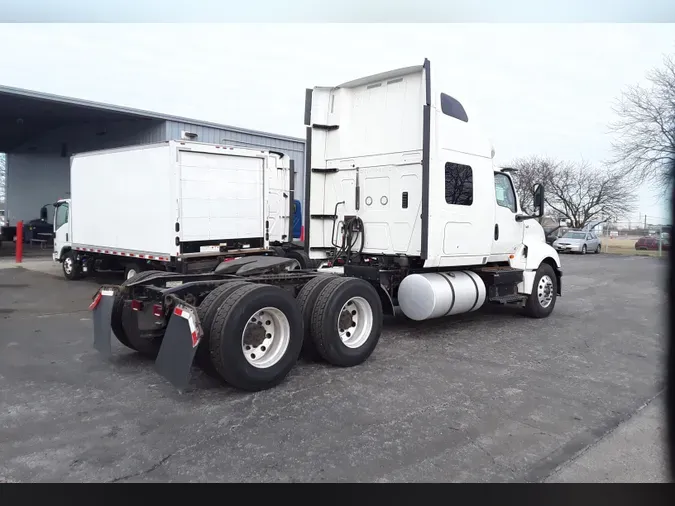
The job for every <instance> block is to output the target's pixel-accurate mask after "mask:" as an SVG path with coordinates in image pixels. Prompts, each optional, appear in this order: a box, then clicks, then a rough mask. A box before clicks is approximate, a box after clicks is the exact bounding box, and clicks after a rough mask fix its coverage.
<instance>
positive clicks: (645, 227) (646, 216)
mask: <svg viewBox="0 0 675 506" xmlns="http://www.w3.org/2000/svg"><path fill="white" fill-rule="evenodd" d="M646 233H647V215H646V214H645V234H646Z"/></svg>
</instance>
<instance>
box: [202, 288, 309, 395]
mask: <svg viewBox="0 0 675 506" xmlns="http://www.w3.org/2000/svg"><path fill="white" fill-rule="evenodd" d="M302 337H303V325H302V314H301V313H300V309H299V307H298V304H297V302H296V301H295V299H294V298H293V297H292V296H291V294H290V293H288V292H287V291H285V290H283V289H281V288H278V287H275V286H269V285H257V284H252V283H247V284H246V285H245V286H238V287H236V289H235V290H233V291H232V292H231V293H230V294H229V295H228V296H226V297H225V298H224V300H222V302H221V303H220V305H219V307H218V309H217V311H216V312H215V315H214V316H213V322H212V324H211V327H210V329H209V338H208V350H209V355H210V356H209V358H210V362H211V365H212V366H213V370H214V371H215V372H216V373H217V374H218V375H219V376H220V377H222V378H223V379H224V380H225V381H226V382H228V383H229V384H231V385H232V386H234V387H237V388H240V389H242V390H248V391H258V390H265V389H267V388H271V387H273V386H275V385H278V384H279V383H281V382H282V381H283V380H284V379H285V378H286V376H287V375H288V373H289V372H290V370H291V369H292V368H293V366H294V365H295V363H296V362H297V360H298V357H299V355H300V350H301V348H302ZM200 346H201V345H200Z"/></svg>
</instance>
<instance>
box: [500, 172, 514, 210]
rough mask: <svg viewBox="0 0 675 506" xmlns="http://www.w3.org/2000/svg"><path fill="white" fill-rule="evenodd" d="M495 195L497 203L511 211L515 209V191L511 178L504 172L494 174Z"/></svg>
mask: <svg viewBox="0 0 675 506" xmlns="http://www.w3.org/2000/svg"><path fill="white" fill-rule="evenodd" d="M495 195H496V196H497V205H500V206H502V207H506V208H507V209H510V210H511V212H513V213H515V212H516V211H517V207H516V193H515V192H514V191H513V185H512V184H511V178H509V177H508V176H507V175H506V174H499V173H497V174H495Z"/></svg>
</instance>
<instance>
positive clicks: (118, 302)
mask: <svg viewBox="0 0 675 506" xmlns="http://www.w3.org/2000/svg"><path fill="white" fill-rule="evenodd" d="M156 274H162V275H167V274H168V273H166V272H163V271H145V272H143V273H142V274H139V275H138V276H137V277H136V278H134V282H136V281H142V280H143V279H145V278H149V277H150V276H154V275H156ZM126 284H127V283H126V281H125V282H124V283H122V285H121V286H122V287H124V286H126ZM123 310H124V298H123V297H122V296H121V295H120V294H117V295H116V296H115V300H114V301H113V309H112V314H111V315H110V327H111V328H112V331H113V334H115V337H116V338H117V340H118V341H119V342H120V343H122V344H123V345H124V346H126V347H127V348H130V349H132V350H134V351H138V352H139V353H144V352H146V353H144V354H148V353H147V352H150V353H149V354H150V355H151V356H153V355H152V354H153V353H154V355H157V352H158V351H159V339H161V337H163V335H164V330H161V331H159V330H158V331H153V332H152V333H146V332H142V333H141V337H142V338H144V341H143V342H141V343H140V348H141V349H139V348H138V346H137V345H138V344H139V343H136V341H137V340H136V339H134V342H131V341H130V340H129V336H128V335H127V333H126V331H125V330H124V327H123V326H122V311H123ZM148 338H149V339H156V340H157V341H158V343H157V350H155V347H154V346H152V348H151V349H148V346H147V343H146V342H145V341H147V339H148ZM144 344H146V346H144Z"/></svg>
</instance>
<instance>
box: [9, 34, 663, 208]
mask: <svg viewBox="0 0 675 506" xmlns="http://www.w3.org/2000/svg"><path fill="white" fill-rule="evenodd" d="M0 45H1V46H2V47H3V48H4V49H3V55H2V58H1V59H0V84H2V85H7V86H16V87H21V88H29V89H33V90H38V91H44V92H48V93H55V94H60V95H67V96H73V97H78V98H84V99H89V100H95V101H102V102H109V103H114V104H119V105H126V106H131V107H136V108H140V109H146V110H153V111H159V112H164V113H169V114H176V115H180V116H188V117H192V118H197V119H201V120H209V121H214V122H218V123H225V124H229V125H234V126H241V127H247V128H253V129H257V130H266V131H271V132H275V133H280V134H286V135H293V136H299V137H300V136H303V135H304V127H303V124H302V123H303V121H302V118H303V104H304V90H305V88H307V87H312V86H315V85H337V84H340V83H342V82H345V81H348V80H351V79H353V78H356V77H361V76H364V75H368V74H372V73H376V72H379V71H383V70H389V69H393V68H397V67H403V66H408V65H415V64H421V63H422V61H423V59H424V58H425V57H426V58H429V59H430V60H431V63H432V76H433V77H432V78H433V79H439V78H442V80H443V82H444V83H447V85H446V91H447V92H448V93H449V94H451V95H454V96H456V97H457V98H458V99H459V100H460V101H462V103H463V104H464V105H465V108H466V109H467V112H468V114H469V117H470V118H471V120H472V121H478V122H479V123H480V124H482V126H483V127H484V129H485V131H486V132H487V133H488V135H489V136H490V138H491V139H492V140H493V142H494V145H495V149H496V153H497V154H496V158H497V159H498V162H500V163H503V164H505V163H508V161H509V160H511V159H512V158H514V157H517V156H525V155H530V154H540V155H550V156H555V157H559V158H564V159H569V160H580V159H581V158H584V159H586V160H589V161H591V162H595V163H598V164H599V163H600V162H602V160H603V159H605V158H607V157H608V155H609V148H610V140H611V137H610V136H609V135H608V131H607V124H608V123H609V122H610V121H611V120H612V119H613V114H612V110H611V105H612V101H613V100H614V99H615V98H617V97H618V96H619V94H620V92H621V90H622V88H623V87H624V86H626V85H629V84H636V83H639V82H642V81H643V80H644V77H645V73H646V72H647V71H648V70H649V69H650V68H652V67H655V66H659V65H660V64H661V60H662V56H663V54H664V53H675V26H674V25H672V24H651V25H636V24H608V25H595V24H566V25H565V24H561V25H542V24H523V25H518V24H466V25H463V24H448V25H432V24H420V25H417V24H405V25H393V24H372V25H371V24H355V25H350V24H335V25H328V24H325V25H322V24H297V25H291V24H288V25H285V24H279V25H273V24H261V25H255V24H240V25H227V24H224V25H189V24H169V25H142V24H132V25H124V24H107V25H89V24H75V25H58V24H39V25H27V24H4V25H0ZM652 193H653V192H651V191H650V190H648V189H642V190H641V191H640V204H639V209H636V212H635V215H636V217H637V213H638V212H641V213H642V214H645V213H646V214H648V215H649V216H656V217H665V216H667V211H666V208H665V204H663V203H659V202H657V200H656V198H655V197H654V196H653V195H652Z"/></svg>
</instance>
